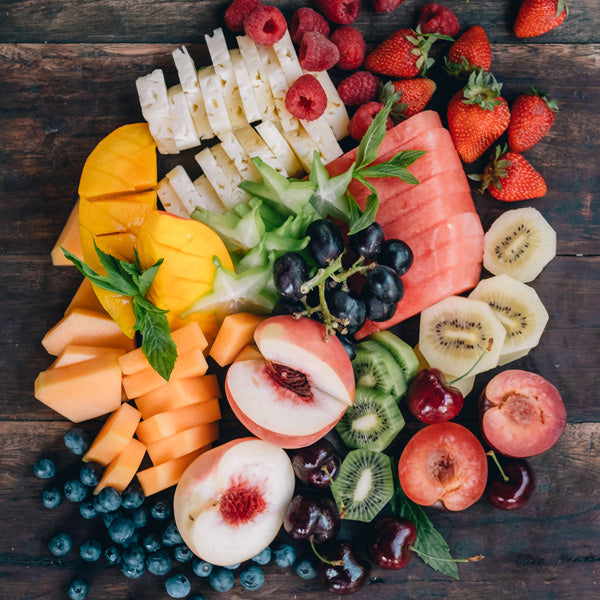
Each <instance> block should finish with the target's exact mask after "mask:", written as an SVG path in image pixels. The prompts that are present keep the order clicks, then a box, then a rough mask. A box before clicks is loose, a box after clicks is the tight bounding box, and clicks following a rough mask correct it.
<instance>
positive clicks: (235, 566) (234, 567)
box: [223, 563, 242, 571]
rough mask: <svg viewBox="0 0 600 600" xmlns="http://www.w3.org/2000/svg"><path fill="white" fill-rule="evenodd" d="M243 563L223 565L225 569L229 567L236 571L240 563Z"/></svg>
mask: <svg viewBox="0 0 600 600" xmlns="http://www.w3.org/2000/svg"><path fill="white" fill-rule="evenodd" d="M241 564H242V563H235V565H227V566H225V567H223V568H224V569H229V570H230V571H235V570H236V569H239V567H240V565H241Z"/></svg>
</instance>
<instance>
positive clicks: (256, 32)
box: [244, 6, 287, 46]
mask: <svg viewBox="0 0 600 600" xmlns="http://www.w3.org/2000/svg"><path fill="white" fill-rule="evenodd" d="M286 30H287V22H286V20H285V17H284V16H283V14H282V12H281V11H280V10H279V9H278V8H275V7H274V6H259V7H258V8H257V9H255V10H253V11H252V12H251V13H250V14H249V15H248V16H247V17H246V18H245V19H244V31H245V32H246V35H247V36H248V37H249V38H250V39H251V40H253V41H254V42H256V43H257V44H262V45H263V46H272V45H273V44H274V43H275V42H278V41H279V40H280V39H281V38H282V37H283V35H284V34H285V32H286Z"/></svg>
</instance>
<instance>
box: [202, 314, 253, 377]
mask: <svg viewBox="0 0 600 600" xmlns="http://www.w3.org/2000/svg"><path fill="white" fill-rule="evenodd" d="M264 319H265V317H264V316H262V315H254V314H251V313H245V312H240V313H235V314H232V315H227V316H226V317H225V318H224V319H223V323H221V327H220V329H219V332H218V333H217V337H216V338H215V341H214V343H213V345H212V347H211V349H210V352H209V355H210V356H212V357H213V358H214V359H215V361H216V362H217V364H218V365H219V366H221V367H224V366H225V365H229V364H231V363H232V362H233V359H234V358H235V357H236V356H237V355H238V354H239V353H240V351H241V350H242V348H244V346H247V345H248V344H249V343H250V342H252V341H253V340H254V330H255V329H256V328H257V327H258V325H259V324H260V323H262V321H264Z"/></svg>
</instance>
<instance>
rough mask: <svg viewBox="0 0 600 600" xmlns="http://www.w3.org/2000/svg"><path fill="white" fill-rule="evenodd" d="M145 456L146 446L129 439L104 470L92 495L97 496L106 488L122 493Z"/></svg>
mask: <svg viewBox="0 0 600 600" xmlns="http://www.w3.org/2000/svg"><path fill="white" fill-rule="evenodd" d="M145 454H146V446H145V445H144V444H142V442H140V441H139V440H136V439H135V438H132V439H130V440H129V442H128V443H127V445H126V446H125V448H124V449H123V451H122V452H121V453H120V454H119V455H118V456H117V457H116V458H114V459H113V460H112V461H111V462H110V464H109V465H108V466H107V467H106V469H104V473H103V474H102V477H101V478H100V481H99V482H98V485H97V486H96V487H95V488H94V494H99V493H100V492H101V490H103V489H104V488H105V487H108V486H111V487H114V488H115V489H117V490H119V492H122V491H123V490H124V489H125V488H126V487H127V486H128V485H129V484H130V483H131V480H132V479H133V478H134V477H135V474H136V473H137V471H138V469H139V468H140V465H141V464H142V461H143V460H144V455H145Z"/></svg>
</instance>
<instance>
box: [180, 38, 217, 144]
mask: <svg viewBox="0 0 600 600" xmlns="http://www.w3.org/2000/svg"><path fill="white" fill-rule="evenodd" d="M172 54H173V61H174V62H175V67H176V68H177V74H178V75H179V82H180V83H181V87H182V88H183V91H184V93H185V99H186V101H187V104H188V107H189V109H190V114H191V115H192V121H193V122H194V127H195V128H196V133H197V134H198V137H199V138H200V139H201V140H209V139H211V138H213V137H214V136H215V134H214V131H213V130H212V129H211V126H210V123H209V122H208V116H207V114H206V107H205V106H204V100H203V99H202V92H201V91H200V84H199V83H198V71H197V70H196V66H195V65H194V61H193V60H192V57H191V56H190V55H189V53H188V51H187V48H186V47H185V46H183V47H182V48H181V49H179V48H177V49H175V50H173V53H172Z"/></svg>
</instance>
